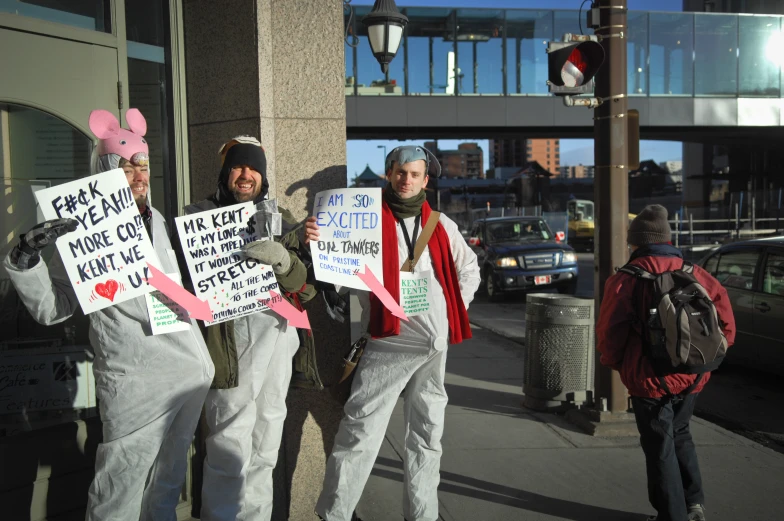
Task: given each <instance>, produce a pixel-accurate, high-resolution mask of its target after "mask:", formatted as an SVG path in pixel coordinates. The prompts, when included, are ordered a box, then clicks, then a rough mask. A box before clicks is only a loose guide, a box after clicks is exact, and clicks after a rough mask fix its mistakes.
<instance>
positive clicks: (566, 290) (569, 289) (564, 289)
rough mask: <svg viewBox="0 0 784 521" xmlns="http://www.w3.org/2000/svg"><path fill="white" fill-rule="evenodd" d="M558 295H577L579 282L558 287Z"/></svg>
mask: <svg viewBox="0 0 784 521" xmlns="http://www.w3.org/2000/svg"><path fill="white" fill-rule="evenodd" d="M558 293H562V294H565V295H574V294H575V293H577V281H576V280H575V281H572V282H569V283H568V284H563V285H561V286H558Z"/></svg>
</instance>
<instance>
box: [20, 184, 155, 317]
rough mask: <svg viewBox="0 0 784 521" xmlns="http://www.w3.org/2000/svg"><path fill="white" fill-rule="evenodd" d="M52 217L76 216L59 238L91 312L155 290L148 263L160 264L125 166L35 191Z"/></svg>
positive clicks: (85, 308)
mask: <svg viewBox="0 0 784 521" xmlns="http://www.w3.org/2000/svg"><path fill="white" fill-rule="evenodd" d="M35 197H36V199H37V200H38V204H39V205H40V207H41V213H43V215H44V218H45V219H47V220H50V219H57V218H65V217H69V218H72V219H76V220H77V221H78V223H79V224H78V225H77V227H76V230H75V231H73V232H71V233H69V234H67V235H64V236H63V237H61V238H60V239H59V240H58V241H57V250H58V251H59V252H60V256H61V257H62V259H63V265H64V266H65V271H66V272H67V273H68V277H69V279H70V280H71V284H72V285H73V288H74V291H75V292H76V297H77V298H78V300H79V305H80V306H81V307H82V311H84V312H85V313H92V312H93V311H98V310H99V309H103V308H105V307H108V306H111V305H113V304H119V303H120V302H125V301H126V300H130V299H132V298H136V297H139V296H141V295H144V294H146V293H149V292H150V291H152V289H153V288H151V287H150V286H149V285H148V284H147V283H146V282H145V279H147V272H148V269H147V263H148V262H149V263H150V264H152V265H154V266H160V261H159V260H158V256H157V255H156V254H155V250H154V249H153V247H152V242H150V237H149V236H148V235H147V229H146V228H145V227H144V222H143V221H142V216H141V215H140V214H139V208H138V207H137V206H136V202H135V201H134V200H133V193H132V192H131V188H130V187H129V186H128V181H126V179H125V173H124V172H123V171H122V169H119V168H118V169H115V170H111V171H109V172H104V173H102V174H98V175H94V176H90V177H86V178H84V179H77V180H76V181H71V182H70V183H65V184H62V185H58V186H54V187H52V188H47V189H45V190H39V191H37V192H36V193H35Z"/></svg>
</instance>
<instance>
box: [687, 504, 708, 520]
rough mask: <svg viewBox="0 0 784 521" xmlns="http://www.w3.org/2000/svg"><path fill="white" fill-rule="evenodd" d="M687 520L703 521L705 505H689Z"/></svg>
mask: <svg viewBox="0 0 784 521" xmlns="http://www.w3.org/2000/svg"><path fill="white" fill-rule="evenodd" d="M689 521H705V507H704V506H703V505H689Z"/></svg>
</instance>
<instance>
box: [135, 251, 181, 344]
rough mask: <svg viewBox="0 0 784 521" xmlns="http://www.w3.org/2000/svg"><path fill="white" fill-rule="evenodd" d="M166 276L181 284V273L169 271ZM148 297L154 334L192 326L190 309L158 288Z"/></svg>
mask: <svg viewBox="0 0 784 521" xmlns="http://www.w3.org/2000/svg"><path fill="white" fill-rule="evenodd" d="M176 265H177V264H176V261H175V266H176ZM166 276H167V277H169V278H170V279H172V280H173V281H175V282H176V283H177V284H181V282H180V274H179V273H167V274H166ZM146 297H147V314H148V315H149V316H150V328H151V329H152V334H153V335H165V334H166V333H177V332H179V331H187V330H189V329H190V328H191V319H190V315H189V314H188V311H187V310H186V309H185V308H183V307H182V306H180V305H179V304H178V303H176V302H174V301H173V300H172V299H170V298H169V297H167V296H166V295H164V294H163V293H161V292H160V291H158V290H156V291H153V292H152V293H148V294H147V295H146Z"/></svg>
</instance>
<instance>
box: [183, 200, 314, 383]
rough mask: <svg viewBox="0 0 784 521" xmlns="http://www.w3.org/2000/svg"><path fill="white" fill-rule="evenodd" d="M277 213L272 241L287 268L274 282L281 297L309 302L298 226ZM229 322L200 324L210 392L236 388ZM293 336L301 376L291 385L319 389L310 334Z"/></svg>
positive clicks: (200, 206)
mask: <svg viewBox="0 0 784 521" xmlns="http://www.w3.org/2000/svg"><path fill="white" fill-rule="evenodd" d="M213 208H214V204H213V202H212V201H211V200H206V201H203V202H201V203H196V204H194V205H190V206H188V207H186V208H185V212H186V213H188V214H192V213H197V212H200V211H205V210H211V209H213ZM278 211H279V212H280V213H281V214H282V221H283V222H282V225H283V229H282V235H281V237H280V238H279V239H275V240H276V241H277V242H279V243H280V244H282V245H283V246H284V247H285V248H286V249H287V250H288V251H289V255H290V256H291V267H290V268H289V270H288V271H287V272H286V273H276V274H275V279H276V280H277V282H278V285H279V286H280V288H281V289H282V290H283V295H282V296H283V298H285V299H286V300H287V301H288V302H289V303H291V304H292V305H294V306H297V305H298V304H297V301H299V304H304V303H306V302H308V301H310V300H312V299H313V297H315V296H316V289H315V288H314V286H313V285H312V284H308V283H307V277H308V267H307V266H306V265H305V263H303V262H302V260H301V258H302V257H305V258H307V257H309V256H308V255H307V253H306V252H307V250H306V246H305V245H304V244H302V243H301V242H300V240H299V233H300V231H301V229H302V224H301V223H297V221H296V220H295V219H294V216H293V215H292V214H291V212H289V211H288V210H285V209H283V208H279V209H278ZM300 307H301V306H300ZM232 322H233V321H231V320H229V321H226V322H221V323H220V324H216V325H214V326H210V327H204V325H203V324H202V325H201V328H202V333H203V334H204V339H205V341H206V343H207V349H208V350H209V352H210V356H211V357H212V362H213V364H214V365H215V378H214V379H213V381H212V386H211V388H212V389H231V388H233V387H237V385H238V374H239V371H238V367H237V366H238V356H237V347H236V343H235V340H234V327H233V324H232ZM297 334H298V336H299V339H300V347H299V350H298V351H297V353H296V355H294V360H293V364H294V367H293V369H294V371H295V372H298V373H302V375H301V376H300V377H299V378H297V379H296V380H294V381H296V382H297V383H296V384H295V385H297V386H298V387H307V388H313V389H318V390H321V389H323V388H324V385H323V384H322V383H321V378H320V377H319V374H318V367H317V365H316V345H315V342H314V339H313V334H312V332H311V331H308V330H305V331H303V330H299V329H298V330H297Z"/></svg>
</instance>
